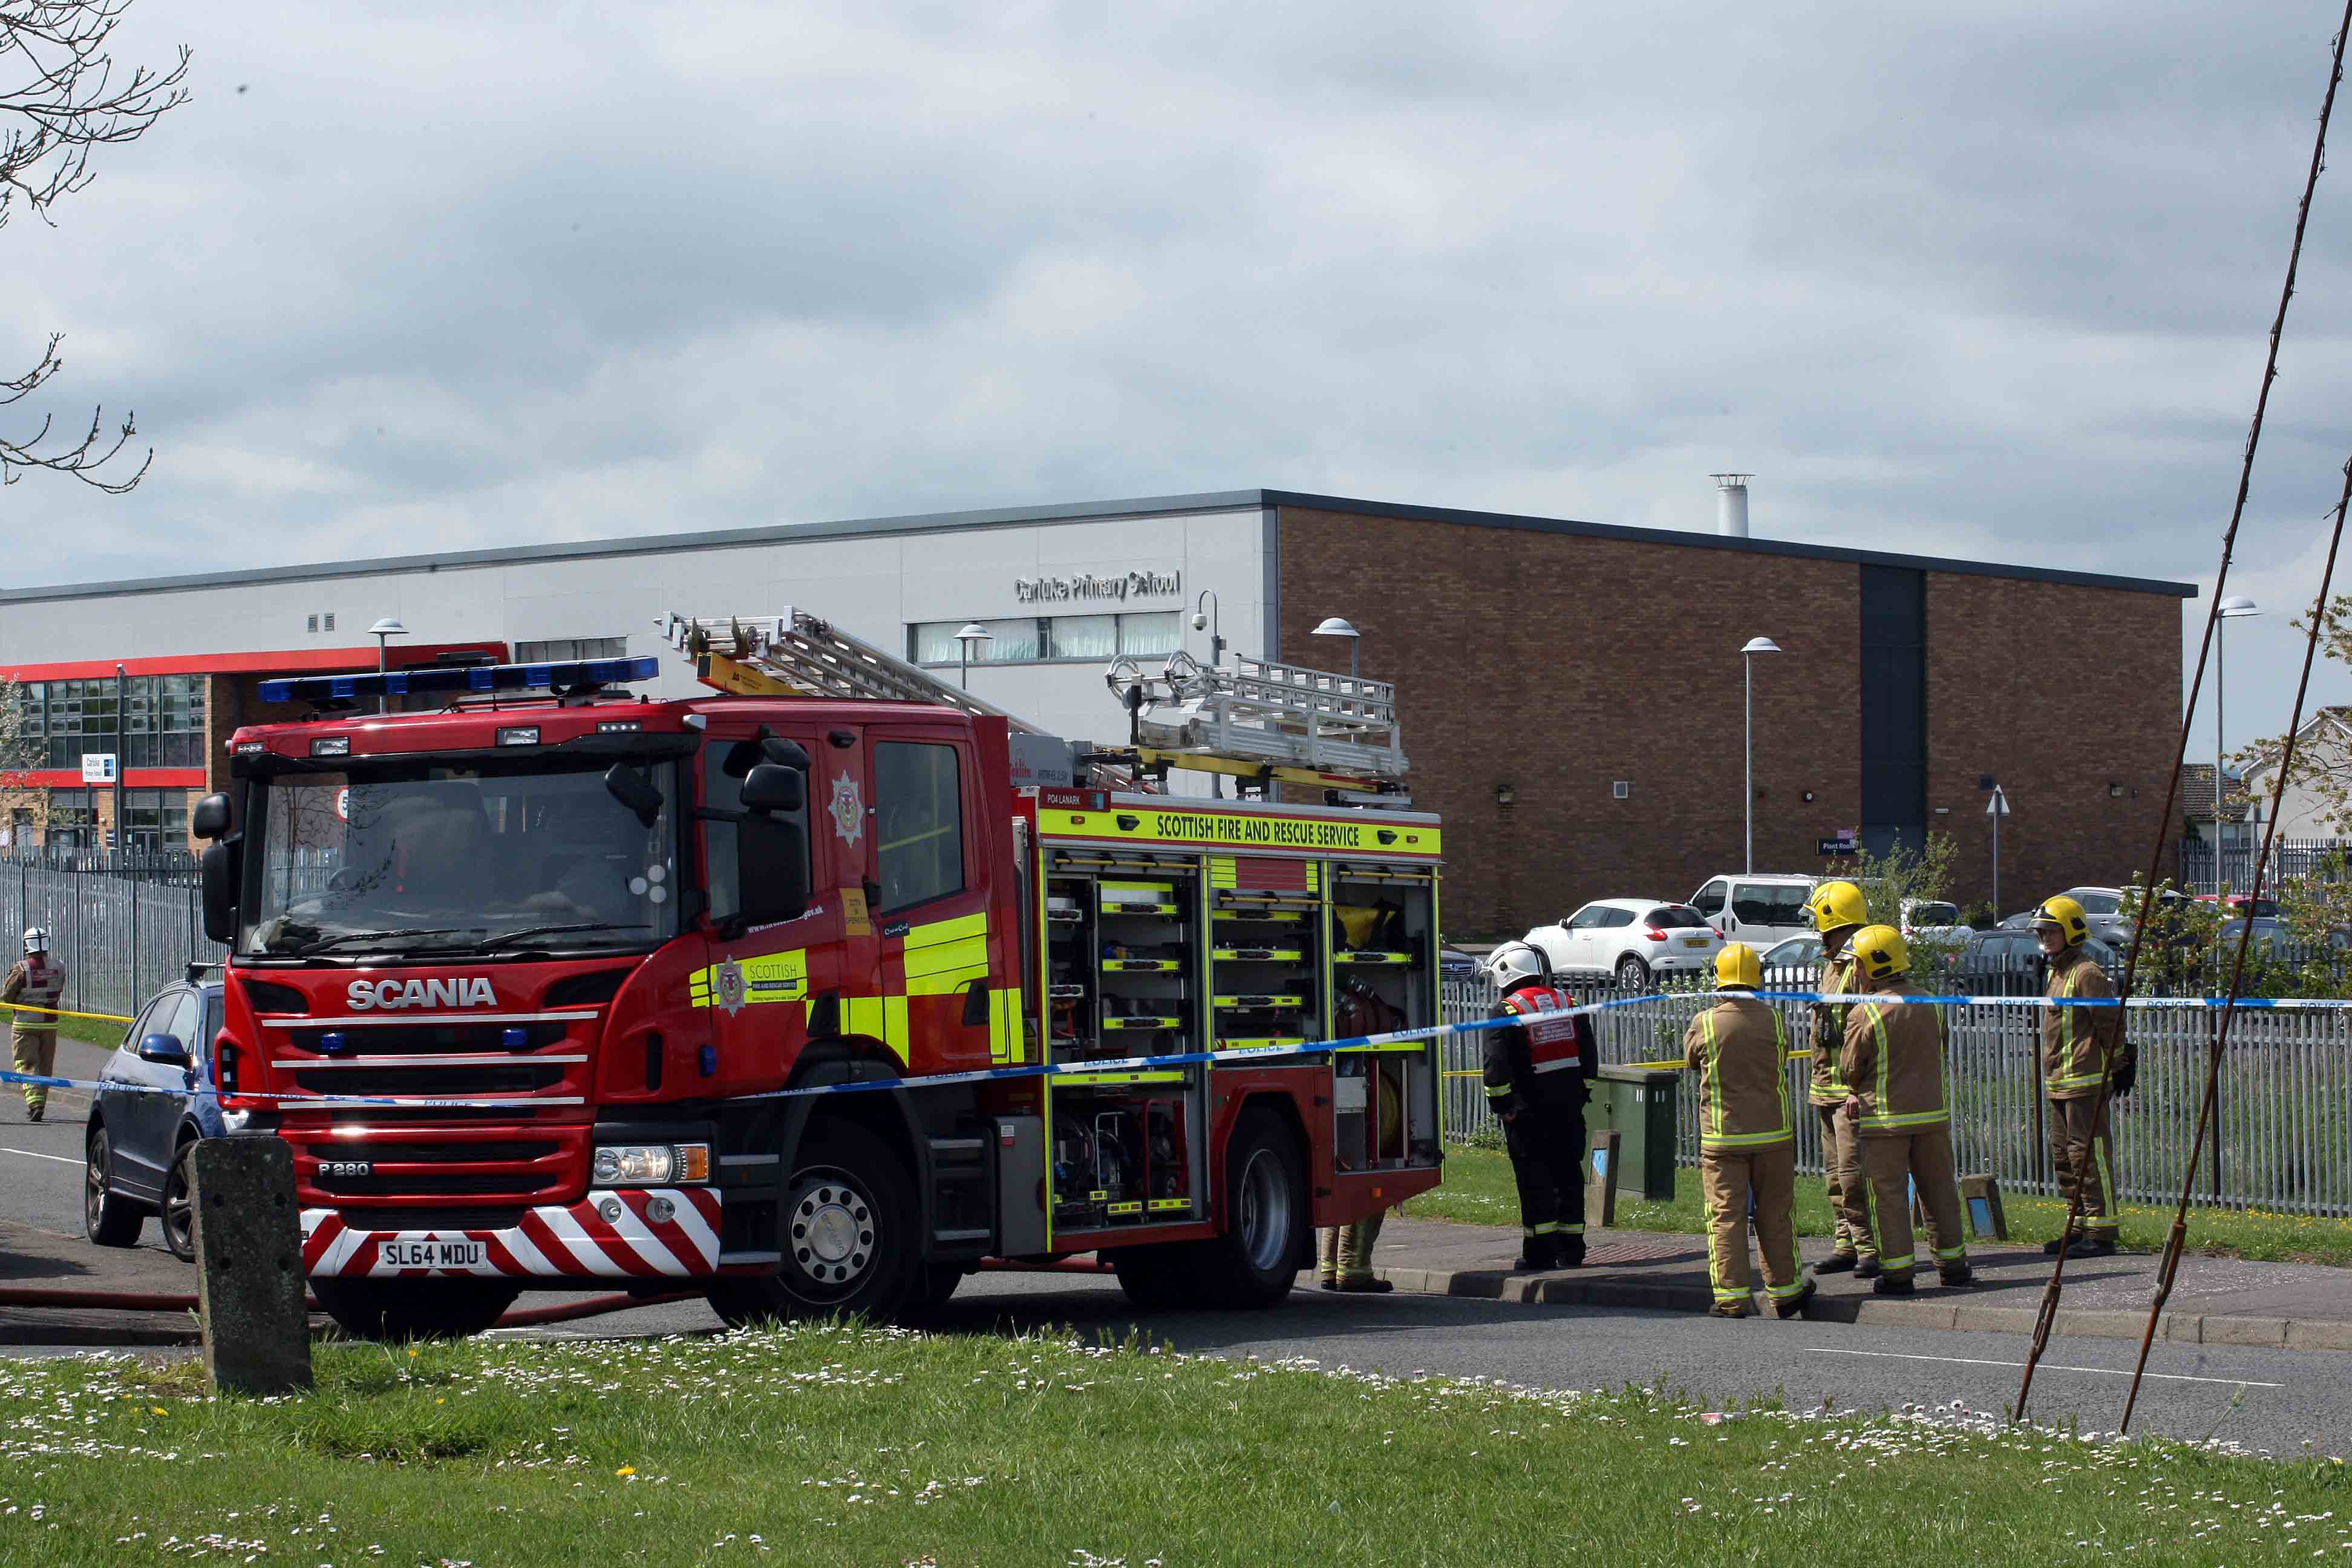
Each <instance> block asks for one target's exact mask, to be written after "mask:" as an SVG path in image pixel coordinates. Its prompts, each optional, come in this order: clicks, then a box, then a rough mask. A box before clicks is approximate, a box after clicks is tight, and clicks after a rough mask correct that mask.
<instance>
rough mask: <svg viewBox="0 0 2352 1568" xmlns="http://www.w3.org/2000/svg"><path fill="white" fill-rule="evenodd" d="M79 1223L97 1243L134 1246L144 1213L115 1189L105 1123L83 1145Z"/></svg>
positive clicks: (145, 1217)
mask: <svg viewBox="0 0 2352 1568" xmlns="http://www.w3.org/2000/svg"><path fill="white" fill-rule="evenodd" d="M83 1162H84V1163H83V1166H82V1183H81V1226H82V1229H84V1230H85V1231H87V1232H89V1238H90V1240H92V1241H94V1242H96V1243H98V1245H99V1246H100V1247H136V1246H138V1245H139V1232H140V1230H141V1228H142V1226H145V1225H146V1223H147V1216H146V1215H143V1214H142V1213H141V1212H140V1211H139V1209H138V1207H137V1205H134V1204H132V1203H131V1200H130V1199H129V1198H126V1197H123V1196H122V1195H121V1194H118V1193H117V1192H116V1191H115V1190H114V1150H113V1147H112V1145H111V1144H110V1142H108V1140H107V1136H106V1129H105V1128H104V1127H93V1128H91V1129H90V1130H89V1142H88V1143H86V1144H84V1145H83Z"/></svg>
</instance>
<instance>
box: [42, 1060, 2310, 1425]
mask: <svg viewBox="0 0 2352 1568" xmlns="http://www.w3.org/2000/svg"><path fill="white" fill-rule="evenodd" d="M58 1054H59V1058H60V1059H59V1067H60V1068H61V1069H63V1070H66V1071H68V1072H69V1073H70V1074H72V1075H73V1076H91V1075H92V1073H93V1071H94V1068H96V1066H97V1064H98V1062H99V1061H100V1059H102V1058H103V1054H104V1053H103V1052H100V1051H97V1050H95V1049H93V1048H91V1047H76V1046H75V1045H74V1043H73V1042H71V1041H65V1042H61V1043H60V1045H59V1051H58ZM85 1109H86V1108H85V1107H84V1106H83V1105H82V1104H81V1103H80V1101H79V1098H78V1097H73V1096H69V1095H66V1094H58V1095H53V1096H52V1097H51V1099H50V1102H49V1120H47V1121H45V1122H43V1123H42V1124H41V1125H39V1126H29V1125H27V1124H26V1122H25V1121H24V1112H23V1110H22V1109H21V1107H20V1104H19V1102H18V1101H16V1099H15V1098H14V1097H13V1096H11V1097H10V1098H9V1099H8V1100H7V1102H6V1103H5V1106H0V1214H5V1216H6V1217H7V1218H9V1219H12V1220H14V1221H16V1222H17V1223H19V1224H24V1225H30V1226H36V1227H37V1228H39V1229H42V1230H47V1231H52V1232H56V1233H58V1234H61V1235H71V1236H79V1234H80V1230H81V1178H82V1162H81V1145H82V1129H83V1118H84V1114H85ZM141 1246H142V1247H145V1248H148V1249H151V1250H158V1249H160V1248H161V1247H162V1243H161V1242H160V1240H159V1239H157V1237H156V1228H155V1226H152V1224H151V1225H150V1226H148V1227H147V1233H146V1235H145V1237H143V1238H142V1242H141ZM89 1251H90V1255H91V1259H90V1260H91V1264H92V1268H93V1277H89V1278H84V1279H76V1280H73V1281H70V1282H69V1283H72V1284H75V1285H88V1286H95V1285H97V1284H99V1283H100V1279H99V1278H97V1277H95V1276H96V1275H98V1274H99V1273H100V1272H102V1270H103V1268H104V1267H105V1259H106V1258H107V1256H108V1255H107V1254H105V1253H104V1252H103V1251H102V1249H100V1248H97V1247H91V1248H90V1249H89ZM60 1283H68V1281H60ZM2347 1285H2352V1281H2347ZM189 1288H190V1289H193V1288H194V1279H193V1278H191V1279H190V1281H189ZM558 1299H560V1298H556V1297H552V1296H548V1297H542V1298H540V1300H558ZM717 1326H718V1322H717V1319H716V1318H715V1317H714V1316H713V1315H712V1314H711V1312H710V1310H709V1308H707V1307H705V1306H704V1305H702V1304H701V1303H700V1302H684V1303H678V1304H676V1305H672V1306H667V1307H648V1308H641V1309H639V1310H635V1311H631V1312H627V1313H622V1314H617V1315H614V1316H613V1317H609V1318H603V1319H596V1320H592V1321H585V1322H582V1323H578V1324H571V1325H562V1326H558V1327H553V1328H547V1329H530V1330H516V1331H510V1332H512V1333H514V1334H517V1335H520V1336H528V1337H531V1338H563V1339H583V1338H586V1339H593V1338H603V1337H609V1336H613V1335H647V1334H663V1333H699V1332H707V1331H710V1330H712V1329H714V1328H716V1327H717ZM938 1326H939V1327H940V1329H941V1330H943V1331H950V1332H975V1333H986V1332H995V1331H1001V1330H1005V1329H1013V1328H1026V1329H1033V1330H1034V1329H1036V1328H1040V1327H1052V1326H1066V1327H1069V1328H1072V1329H1075V1330H1076V1331H1077V1332H1079V1333H1080V1334H1082V1335H1085V1336H1086V1337H1087V1338H1089V1339H1092V1338H1093V1337H1095V1336H1096V1335H1097V1334H1098V1333H1101V1334H1108V1335H1110V1336H1112V1337H1114V1338H1118V1337H1123V1336H1124V1335H1125V1334H1126V1333H1127V1332H1128V1331H1129V1329H1130V1328H1136V1329H1140V1330H1141V1331H1144V1332H1145V1333H1146V1334H1148V1335H1150V1336H1151V1337H1154V1338H1156V1339H1160V1340H1163V1341H1166V1342H1169V1343H1171V1344H1172V1345H1174V1346H1175V1348H1177V1349H1178V1350H1181V1351H1186V1352H1194V1353H1198V1354H1213V1355H1235V1356H1238V1355H1255V1356H1259V1357H1263V1358H1265V1359H1266V1360H1281V1359H1285V1358H1301V1359H1306V1360H1310V1361H1314V1362H1318V1363H1321V1364H1323V1365H1325V1366H1329V1367H1341V1366H1344V1367H1350V1368H1355V1369H1358V1370H1373V1369H1378V1370H1381V1371H1383V1372H1388V1373H1412V1372H1430V1373H1444V1374H1449V1375H1454V1376H1465V1377H1486V1378H1493V1379H1496V1380H1497V1381H1500V1382H1504V1383H1512V1384H1528V1385H1530V1386H1538V1387H1548V1388H1584V1389H1591V1388H1615V1387H1618V1386H1621V1385H1622V1384H1627V1383H1635V1384H1657V1385H1660V1386H1663V1387H1665V1388H1669V1389H1680V1390H1683V1391H1685V1392H1687V1393H1688V1394H1690V1395H1691V1396H1692V1397H1694V1398H1697V1399H1701V1400H1704V1401H1706V1403H1708V1404H1710V1405H1730V1406H1735V1407H1736V1406H1737V1405H1739V1404H1740V1403H1742V1402H1744V1401H1745V1400H1746V1399H1747V1398H1748V1396H1750V1395H1751V1394H1767V1395H1771V1394H1779V1395H1780V1397H1782V1398H1783V1399H1784V1400H1785V1401H1786V1403H1787V1404H1789V1405H1791V1406H1793V1407H1797V1408H1808V1409H1810V1408H1819V1407H1821V1406H1822V1405H1824V1404H1826V1405H1828V1406H1829V1407H1831V1408H1832V1409H1836V1410H1853V1409H1863V1410H1871V1409H1877V1408H1881V1407H1890V1408H1901V1407H1902V1406H1904V1405H1920V1406H1936V1405H1949V1404H1950V1403H1951V1402H1952V1401H1954V1400H1958V1401H1960V1402H1962V1403H1963V1404H1965V1405H1968V1406H1969V1407H1970V1408H1971V1409H1975V1410H1978V1411H1984V1412H1990V1413H1995V1414H1998V1413H2000V1412H2001V1411H2003V1410H2005V1409H2006V1408H2007V1406H2008V1405H2009V1404H2010V1403H2011V1401H2013V1400H2014V1399H2015V1398H2016V1396H2017V1384H2018V1378H2019V1376H2020V1370H2021V1365H2022V1363H2023V1361H2024V1359H2025V1349H2026V1342H2025V1340H2024V1338H2023V1337H2022V1336H2021V1335H2015V1334H1992V1333H1953V1332H1949V1331H1939V1330H1927V1329H1883V1328H1865V1327H1863V1326H1860V1325H1854V1324H1839V1323H1826V1322H1822V1323H1809V1322H1788V1323H1783V1322H1778V1321H1769V1320H1764V1319H1755V1320H1749V1321H1738V1322H1726V1321H1717V1320H1714V1319H1709V1318H1704V1317H1699V1316H1696V1315H1693V1314H1689V1313H1682V1312H1650V1311H1615V1310H1602V1309H1595V1308H1583V1307H1522V1306H1513V1305H1505V1304H1502V1303H1499V1302H1494V1301H1482V1300H1465V1299H1459V1298H1446V1297H1436V1296H1417V1295H1409V1294H1403V1293H1399V1294H1395V1295H1391V1296H1382V1297H1371V1296H1337V1295H1331V1294H1328V1293H1325V1292H1323V1291H1320V1290H1317V1289H1311V1288H1309V1289H1302V1290H1300V1291H1298V1292H1297V1294H1295V1295H1294V1296H1293V1297H1292V1299H1291V1300H1290V1301H1289V1302H1287V1303H1286V1304H1285V1305H1284V1306H1283V1307H1281V1308H1279V1309H1276V1310H1271V1311H1265V1312H1230V1313H1228V1312H1171V1313H1159V1314H1150V1315H1140V1314H1138V1313H1137V1312H1135V1311H1134V1310H1133V1309H1131V1308H1130V1307H1129V1305H1128V1302H1127V1299H1126V1298H1125V1297H1124V1296H1123V1295H1122V1294H1120V1292H1119V1289H1118V1285H1117V1284H1116V1283H1115V1282H1114V1281H1112V1280H1111V1279H1109V1278H1108V1276H1105V1277H1100V1278H1093V1277H1088V1276H1085V1275H1072V1274H1018V1273H990V1274H983V1275H980V1276H978V1277H976V1278H974V1279H971V1280H970V1281H968V1282H967V1283H966V1284H965V1286H964V1289H963V1290H962V1291H961V1292H960V1293H959V1294H958V1295H957V1297H956V1298H955V1300H954V1301H952V1302H951V1303H950V1306H949V1307H948V1309H947V1310H946V1311H945V1312H944V1313H943V1314H941V1316H940V1321H939V1324H938ZM2136 1352H2137V1345H2136V1344H2134V1343H2131V1342H2124V1341H2119V1340H2103V1339H2063V1340H2055V1341H2053V1342H2052V1348H2051V1350H2050V1351H2049V1352H2048V1354H2047V1356H2046V1358H2045V1359H2044V1361H2043V1363H2042V1369H2041V1371H2040V1372H2039V1373H2037V1374H2036V1377H2035V1389H2034V1405H2033V1414H2034V1415H2035V1416H2036V1417H2037V1418H2038V1419H2041V1420H2043V1421H2050V1422H2066V1421H2074V1422H2077V1423H2079V1424H2080V1426H2082V1427H2083V1428H2084V1429H2085V1430H2093V1431H2107V1430H2112V1429H2113V1428H2114V1426H2115V1424H2116V1420H2117V1419H2118V1418H2119V1417H2120V1415H2121V1414H2122V1410H2123V1398H2124V1393H2125V1390H2126V1386H2127V1384H2128V1378H2127V1376H2126V1375H2124V1374H2126V1373H2128V1372H2129V1371H2130V1368H2131V1363H2132V1358H2133V1356H2134V1354H2135V1353H2136ZM6 1353H11V1354H38V1353H41V1352H40V1351H39V1350H38V1349H37V1347H28V1348H25V1349H22V1350H11V1351H9V1352H6ZM2148 1365H2149V1369H2150V1373H2151V1374H2152V1375H2151V1376H2150V1378H2149V1380H2148V1384H2147V1388H2146V1389H2145V1390H2144V1392H2143V1393H2142V1394H2141V1399H2140V1408H2139V1411H2138V1414H2137V1416H2136V1417H2135V1420H2134V1426H2135V1428H2136V1430H2137V1431H2139V1432H2141V1433H2143V1434H2161V1435H2164V1436H2173V1437H2182V1438H2190V1439H2201V1438H2205V1437H2209V1436H2211V1437H2220V1438H2224V1439H2228V1440H2231V1441H2233V1442H2237V1443H2240V1444H2242V1445H2244V1446H2246V1447H2252V1448H2260V1449H2264V1450H2267V1451H2269V1452H2272V1453H2274V1454H2278V1455H2282V1456H2294V1455H2300V1454H2302V1453H2305V1452H2306V1451H2307V1449H2306V1445H2308V1446H2309V1447H2310V1448H2312V1449H2315V1450H2316V1451H2318V1452H2320V1453H2325V1454H2335V1455H2347V1456H2352V1353H2347V1352H2336V1351H2288V1350H2265V1349H2255V1348H2241V1347H2236V1346H2227V1345H2196V1344H2175V1343H2168V1342H2160V1343H2158V1345H2157V1346H2156V1347H2155V1350H2154V1353H2153V1355H2152V1356H2151V1357H2150V1359H2149V1363H2148Z"/></svg>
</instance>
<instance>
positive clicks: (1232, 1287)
mask: <svg viewBox="0 0 2352 1568" xmlns="http://www.w3.org/2000/svg"><path fill="white" fill-rule="evenodd" d="M1311 1217H1312V1216H1311V1213H1310V1211H1309V1209H1308V1207H1307V1164H1306V1162H1305V1161H1304V1160H1303V1159H1302V1158H1301V1157H1300V1155H1299V1150H1298V1140H1297V1138H1296V1137H1295V1136H1293V1134H1292V1133H1291V1131H1290V1128H1289V1125H1288V1124H1287V1123H1286V1122H1285V1121H1283V1120H1282V1118H1280V1117H1279V1116H1276V1114H1275V1113H1274V1112H1273V1111H1271V1110H1265V1109H1264V1108H1263V1107H1254V1108H1252V1109H1251V1110H1244V1112H1242V1115H1241V1120H1240V1121H1237V1122H1235V1123H1234V1136H1233V1141H1232V1142H1230V1143H1228V1144H1227V1145H1226V1147H1225V1193H1224V1215H1223V1218H1224V1227H1223V1228H1224V1234H1223V1236H1220V1237H1216V1238H1214V1239H1213V1240H1211V1241H1207V1242H1204V1243H1202V1244H1201V1247H1202V1251H1201V1255H1200V1257H1199V1258H1198V1259H1197V1264H1198V1267H1197V1269H1196V1271H1195V1272H1194V1275H1193V1279H1194V1285H1193V1289H1194V1291H1195V1292H1196V1297H1195V1299H1196V1300H1200V1301H1201V1302H1202V1303H1203V1304H1204V1305H1208V1306H1213V1307H1271V1306H1273V1305H1274V1304H1275V1303H1276V1301H1279V1300H1282V1299H1283V1298H1284V1297H1285V1296H1287V1295H1289V1294H1290V1287H1291V1286H1292V1284H1293V1283H1295V1282H1296V1281H1297V1278H1298V1268H1299V1261H1300V1259H1301V1258H1303V1257H1305V1256H1307V1253H1306V1248H1307V1247H1309V1246H1311V1245H1312V1242H1311V1241H1310V1239H1309V1231H1310V1229H1311V1225H1310V1221H1311Z"/></svg>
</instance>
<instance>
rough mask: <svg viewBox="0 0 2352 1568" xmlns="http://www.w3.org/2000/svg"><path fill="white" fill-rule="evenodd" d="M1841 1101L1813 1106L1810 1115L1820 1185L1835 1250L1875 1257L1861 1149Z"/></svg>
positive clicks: (1875, 1248) (1875, 1249) (1876, 1254)
mask: <svg viewBox="0 0 2352 1568" xmlns="http://www.w3.org/2000/svg"><path fill="white" fill-rule="evenodd" d="M1813 1115H1814V1117H1815V1119H1816V1120H1818V1121H1820V1123H1821V1128H1822V1187H1823V1188H1825V1189H1826V1190H1827V1191H1828V1193H1829V1199H1830V1214H1831V1215H1832V1217H1833V1218H1834V1219H1835V1221H1836V1224H1837V1229H1836V1236H1837V1249H1838V1250H1839V1251H1840V1252H1851V1253H1853V1254H1854V1255H1855V1256H1856V1257H1859V1258H1875V1257H1877V1256H1878V1241H1877V1238H1876V1237H1873V1236H1872V1235H1871V1232H1870V1187H1869V1184H1867V1183H1865V1182H1864V1180H1863V1175H1862V1150H1861V1147H1860V1146H1859V1145H1858V1144H1856V1143H1855V1142H1854V1130H1853V1118H1852V1117H1849V1116H1847V1115H1846V1114H1845V1112H1844V1110H1843V1101H1841V1102H1840V1103H1839V1104H1838V1105H1816V1106H1814V1107H1813Z"/></svg>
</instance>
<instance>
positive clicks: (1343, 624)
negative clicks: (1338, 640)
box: [1312, 616, 1364, 637]
mask: <svg viewBox="0 0 2352 1568" xmlns="http://www.w3.org/2000/svg"><path fill="white" fill-rule="evenodd" d="M1312 635H1314V636H1316V637H1362V636H1363V635H1364V634H1363V633H1361V632H1360V631H1358V630H1357V629H1356V628H1355V626H1354V625H1353V624H1352V623H1350V622H1348V621H1343V620H1341V619H1340V618H1339V616H1325V617H1324V619H1323V624H1322V625H1321V626H1317V627H1316V628H1315V630H1314V633H1313V634H1312Z"/></svg>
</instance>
